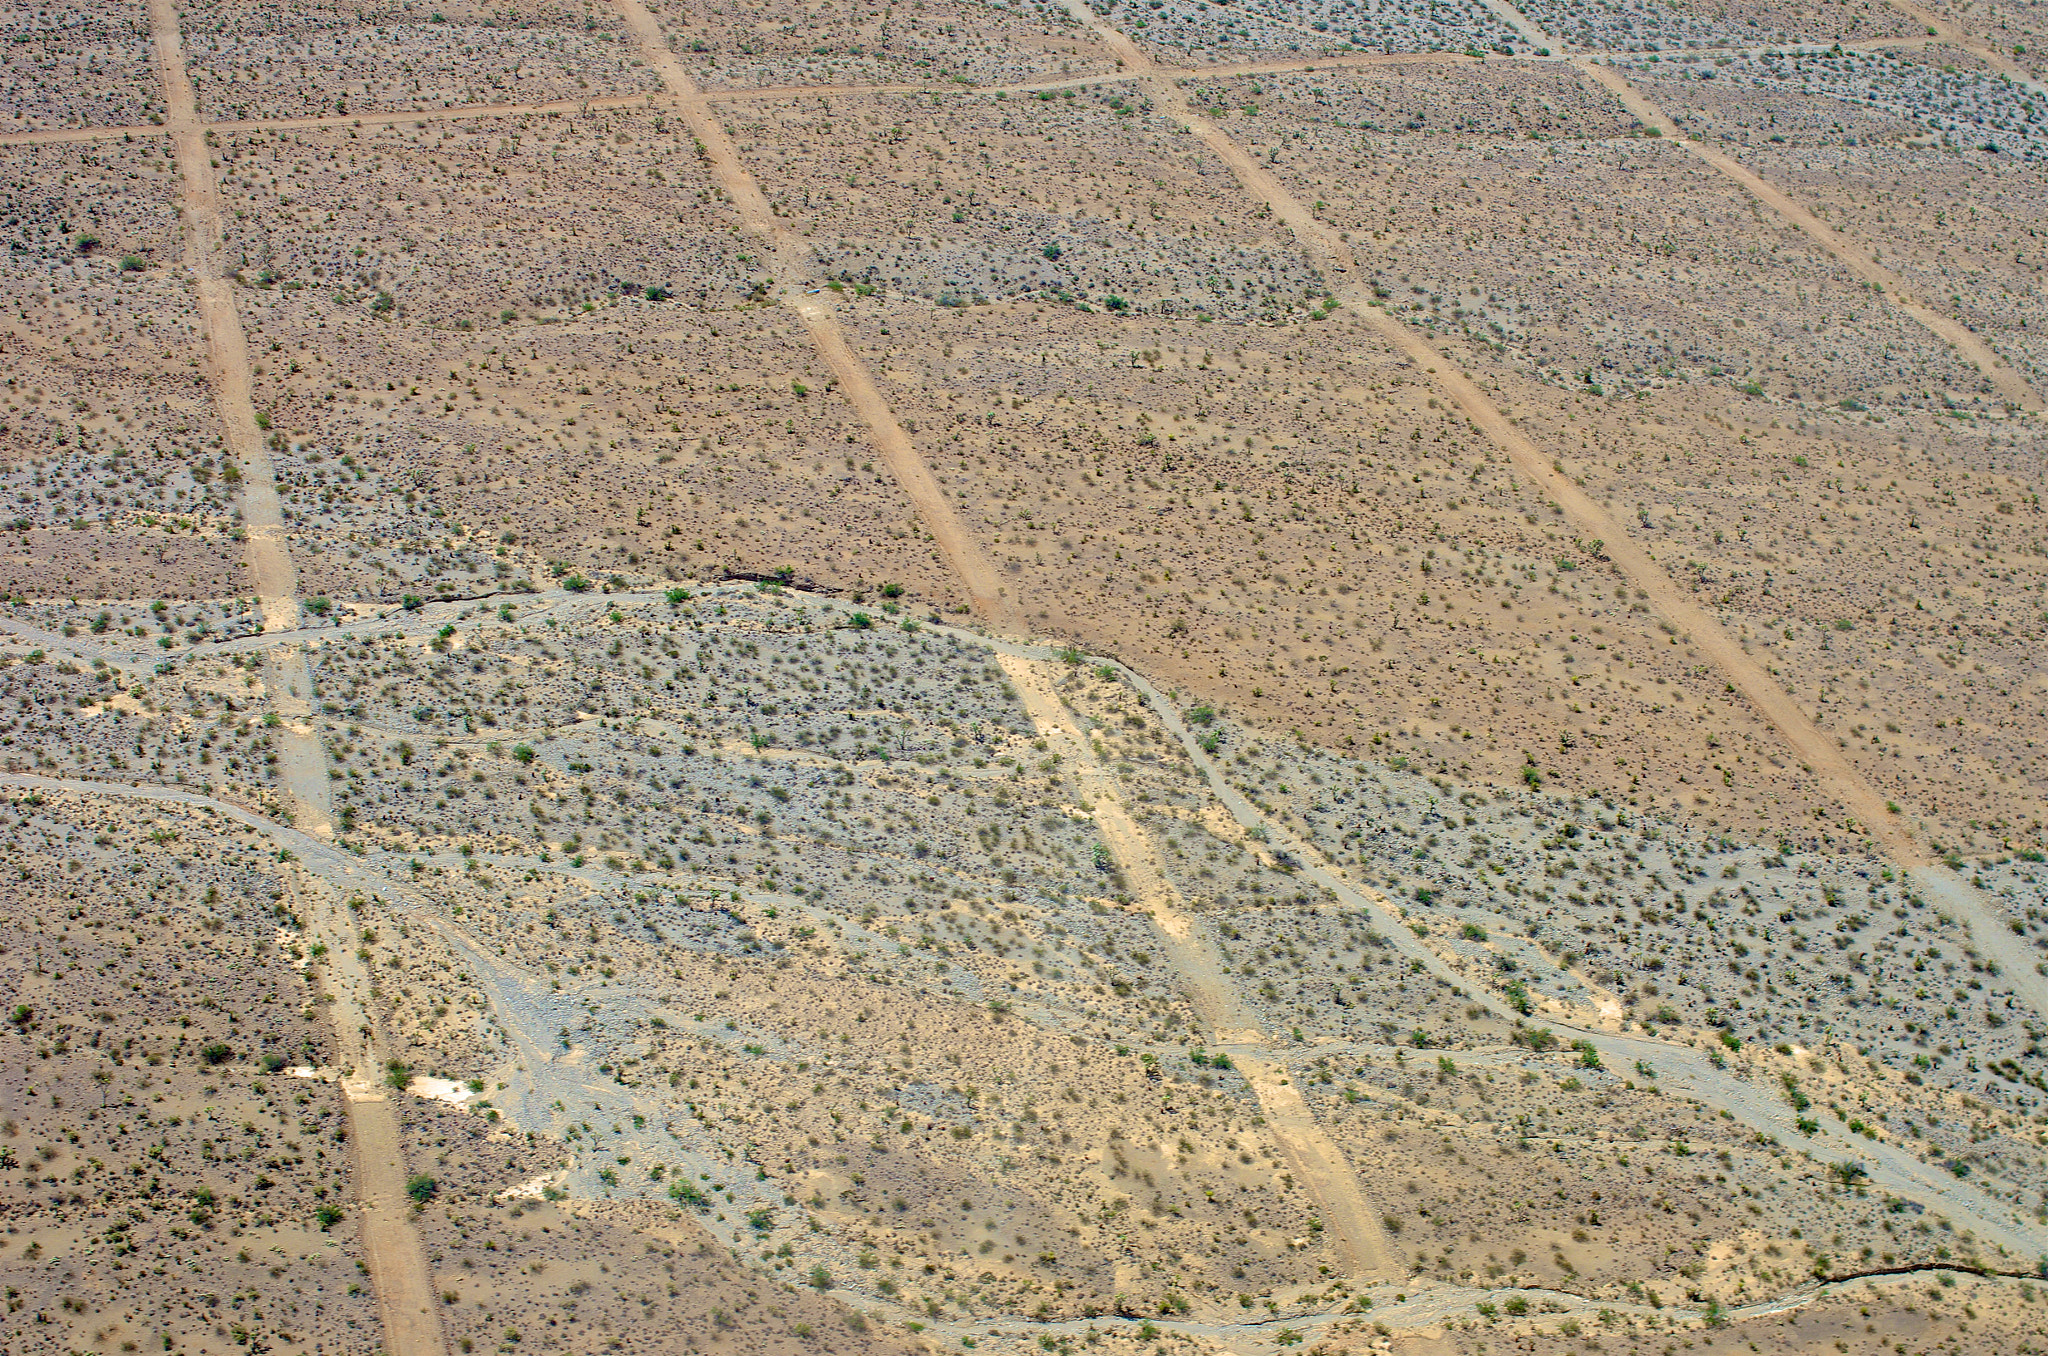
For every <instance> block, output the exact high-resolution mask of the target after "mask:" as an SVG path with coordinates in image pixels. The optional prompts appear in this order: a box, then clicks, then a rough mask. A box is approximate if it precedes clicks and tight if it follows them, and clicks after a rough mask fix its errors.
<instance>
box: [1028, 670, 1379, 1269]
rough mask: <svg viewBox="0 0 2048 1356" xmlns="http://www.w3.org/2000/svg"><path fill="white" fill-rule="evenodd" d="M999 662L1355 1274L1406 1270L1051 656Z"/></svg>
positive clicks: (1199, 1012) (1199, 1013) (1201, 1016)
mask: <svg viewBox="0 0 2048 1356" xmlns="http://www.w3.org/2000/svg"><path fill="white" fill-rule="evenodd" d="M997 662H998V663H1000V664H1001V665H1002V667H1003V671H1004V672H1005V673H1007V674H1008V675H1009V676H1010V680H1011V681H1012V682H1014V683H1015V684H1016V685H1017V691H1018V692H1019V693H1020V694H1021V695H1022V697H1023V700H1024V709H1025V711H1026V712H1028V713H1029V714H1030V716H1031V722H1032V724H1033V725H1034V726H1036V727H1037V729H1038V732H1039V734H1040V735H1042V736H1044V737H1045V738H1046V739H1047V740H1048V741H1050V742H1052V743H1053V744H1054V745H1055V746H1056V747H1057V748H1058V749H1059V751H1060V753H1061V754H1062V756H1063V757H1064V759H1065V761H1066V762H1067V765H1068V766H1069V767H1071V768H1072V769H1073V770H1074V779H1075V781H1077V782H1078V783H1080V785H1081V788H1082V792H1083V794H1084V796H1085V797H1086V799H1087V802H1088V804H1089V805H1090V807H1091V808H1092V813H1093V814H1094V818H1095V827H1096V829H1097V831H1098V832H1099V833H1101V835H1102V841H1103V843H1104V845H1105V846H1107V847H1108V848H1109V850H1110V852H1111V854H1112V855H1113V856H1114V857H1115V858H1116V860H1117V863H1118V864H1119V865H1120V866H1122V867H1123V869H1124V874H1125V876H1126V877H1127V878H1128V879H1129V880H1130V882H1131V887H1132V891H1133V893H1134V894H1135V895H1136V896H1137V898H1138V900H1139V901H1140V907H1141V909H1142V911H1143V912H1145V913H1146V914H1148V915H1149V916H1150V917H1151V919H1152V922H1153V924H1154V926H1156V927H1157V928H1158V929H1159V936H1160V942H1161V945H1162V949H1163V950H1165V952H1166V953H1167V955H1168V956H1169V957H1170V958H1171V959H1172V961H1173V965H1174V968H1175V970H1177V971H1178V972H1179V974H1180V976H1181V978H1182V980H1183V981H1185V983H1186V984H1187V989H1188V996H1189V1000H1190V1001H1191V1003H1192V1004H1193V1006H1194V1009H1195V1015H1196V1017H1197V1018H1198V1019H1199V1020H1200V1021H1201V1022H1202V1024H1203V1025H1204V1026H1206V1027H1208V1029H1209V1035H1210V1038H1211V1040H1212V1041H1214V1043H1215V1044H1217V1045H1221V1046H1228V1047H1230V1056H1231V1059H1232V1061H1233V1062H1235V1063H1236V1065H1237V1066H1238V1069H1239V1070H1240V1071H1241V1072H1242V1073H1243V1074H1244V1076H1245V1081H1246V1082H1248V1083H1250V1084H1251V1088H1252V1092H1253V1094H1254V1095H1256V1096H1257V1097H1258V1099H1259V1109H1260V1111H1262V1112H1263V1113H1264V1114H1265V1117H1266V1124H1267V1126H1268V1128H1270V1129H1271V1130H1272V1131H1273V1134H1274V1137H1275V1138H1276V1139H1278V1140H1279V1141H1280V1145H1281V1147H1282V1149H1283V1150H1285V1151H1286V1154H1287V1157H1288V1159H1289V1160H1290V1162H1291V1163H1292V1164H1293V1167H1294V1171H1295V1172H1296V1173H1298V1174H1299V1175H1300V1178H1301V1180H1302V1182H1303V1183H1304V1184H1305V1185H1307V1187H1308V1189H1309V1191H1310V1193H1311V1194H1312V1195H1314V1197H1315V1199H1316V1204H1317V1205H1318V1206H1319V1207H1321V1209H1322V1215H1323V1221H1324V1223H1325V1225H1326V1226H1327V1227H1328V1228H1329V1230H1330V1232H1331V1234H1332V1236H1333V1237H1334V1238H1335V1239H1336V1241H1337V1242H1338V1244H1339V1245H1340V1246H1341V1247H1342V1249H1343V1251H1344V1253H1345V1255H1346V1257H1347V1258H1348V1260H1349V1263H1350V1267H1351V1275H1352V1276H1354V1277H1358V1278H1378V1279H1392V1278H1396V1277H1398V1276H1399V1275H1400V1274H1401V1264H1400V1260H1399V1259H1398V1258H1397V1257H1395V1256H1394V1255H1393V1252H1392V1250H1391V1249H1390V1248H1389V1247H1388V1245H1387V1239H1386V1234H1385V1233H1384V1232H1383V1231H1382V1230H1381V1228H1380V1224H1379V1213H1378V1212H1377V1211H1375V1210H1374V1209H1373V1207H1372V1203H1371V1201H1370V1200H1368V1199H1367V1197H1366V1194H1365V1190H1364V1188H1363V1187H1361V1186H1360V1185H1359V1181H1358V1174H1357V1172H1356V1171H1354V1170H1353V1168H1352V1166H1351V1164H1350V1162H1349V1160H1348V1159H1346V1158H1345V1156H1344V1151H1343V1150H1342V1149H1341V1148H1340V1147H1339V1146H1338V1145H1337V1142H1336V1141H1335V1140H1333V1139H1331V1138H1330V1135H1329V1132H1327V1131H1326V1130H1324V1129H1323V1127H1322V1126H1321V1125H1320V1124H1318V1123H1317V1121H1316V1118H1315V1114H1314V1113H1313V1112H1312V1111H1311V1110H1310V1109H1309V1106H1308V1103H1307V1102H1306V1101H1305V1100H1304V1099H1303V1098H1302V1095H1301V1091H1300V1089H1298V1088H1297V1087H1295V1086H1294V1082H1293V1079H1292V1078H1291V1077H1290V1075H1289V1071H1288V1069H1287V1066H1286V1064H1285V1062H1284V1061H1281V1060H1276V1059H1274V1058H1272V1057H1271V1056H1270V1055H1269V1054H1267V1053H1266V1046H1267V1041H1266V1036H1265V1033H1264V1032H1263V1031H1262V1030H1261V1029H1260V1027H1259V1020H1258V1018H1257V1017H1256V1016H1255V1015H1254V1014H1253V1013H1252V1011H1251V1010H1250V1009H1249V1008H1248V1007H1246V1006H1245V1004H1244V1001H1243V999H1242V998H1240V997H1239V994H1238V991H1237V986H1236V985H1235V984H1233V983H1232V982H1231V980H1230V978H1229V976H1228V975H1226V974H1225V973H1224V970H1223V967H1222V966H1221V965H1220V964H1219V963H1218V962H1217V959H1216V954H1215V952H1214V951H1213V950H1212V949H1211V948H1210V947H1209V945H1208V944H1207V943H1206V942H1205V941H1204V940H1203V938H1202V936H1201V934H1200V933H1199V932H1198V931H1197V930H1196V928H1195V925H1194V919H1193V918H1192V917H1191V916H1190V915H1189V914H1188V913H1187V912H1186V910H1185V908H1184V907H1183V903H1182V900H1181V898H1180V892H1179V891H1178V890H1176V889H1174V887H1173V883H1172V882H1171V881H1169V880H1168V879H1167V878H1166V874H1165V872H1164V871H1163V870H1162V869H1161V867H1160V863H1159V857H1158V853H1157V852H1156V851H1155V850H1154V848H1153V846H1152V841H1151V838H1150V837H1149V836H1148V835H1147V834H1146V832H1145V831H1144V830H1143V829H1142V828H1140V827H1139V826H1138V824H1137V823H1136V821H1134V820H1133V819H1132V818H1131V816H1130V813H1129V812H1128V811H1127V810H1126V809H1125V808H1124V802H1123V795H1122V791H1121V788H1119V787H1118V785H1117V780H1116V776H1115V774H1114V773H1112V772H1111V771H1110V770H1109V769H1108V768H1105V767H1104V766H1102V764H1101V762H1100V761H1099V760H1098V759H1097V758H1096V757H1095V750H1094V747H1093V745H1092V744H1091V743H1090V742H1089V740H1088V738H1087V736H1086V735H1084V734H1083V733H1082V732H1081V731H1080V730H1079V729H1077V728H1076V727H1075V725H1074V723H1073V721H1072V720H1071V719H1070V718H1069V716H1068V713H1067V708H1066V705H1065V703H1063V702H1062V701H1061V700H1060V698H1059V694H1058V693H1057V692H1055V691H1054V689H1053V685H1052V680H1051V678H1050V676H1049V675H1048V672H1047V666H1046V663H1045V661H1042V660H1033V659H1028V658H1025V657H1023V656H1021V655H1019V654H1017V653H1015V652H1004V651H1002V650H999V651H998V652H997Z"/></svg>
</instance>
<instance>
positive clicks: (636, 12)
mask: <svg viewBox="0 0 2048 1356" xmlns="http://www.w3.org/2000/svg"><path fill="white" fill-rule="evenodd" d="M612 3H613V7H614V8H615V9H617V10H618V12H619V16H620V17H621V18H623V19H624V20H625V21H626V28H627V29H628V30H629V31H630V32H631V33H632V34H633V37H634V39H635V41H637V42H638V43H639V44H640V51H641V53H642V55H643V56H645V57H646V59H647V64H648V65H650V66H652V67H654V69H655V70H656V71H658V72H660V74H661V80H662V83H663V84H664V85H666V86H667V87H668V91H669V93H670V94H673V95H675V96H677V99H678V103H679V108H678V112H679V114H680V116H681V117H682V119H683V121H684V123H686V124H687V125H688V126H689V129H690V131H691V133H692V134H693V135H694V136H695V137H696V138H697V142H698V145H699V146H700V147H702V151H703V156H704V159H705V161H706V163H707V164H708V165H709V167H710V170H711V176H712V178H714V179H716V180H717V181H718V186H719V187H720V188H722V189H724V190H725V193H726V196H727V197H729V198H730V199H731V200H732V203H733V206H734V207H736V208H738V209H739V214H740V221H741V223H742V224H743V225H744V226H745V227H746V229H747V230H748V231H750V232H751V233H753V234H754V235H756V236H759V237H760V238H761V239H762V240H763V241H764V242H766V244H767V245H768V248H769V251H770V257H771V258H773V259H774V261H775V264H774V267H775V277H776V281H777V282H778V283H780V284H781V285H782V286H783V289H784V290H783V293H782V298H781V300H782V304H783V305H785V306H787V307H788V308H789V309H790V310H792V311H794V312H796V314H797V315H798V317H799V318H801V319H802V320H803V322H804V329H805V330H806V331H807V332H808V333H809V334H810V337H811V343H812V344H813V345H814V346H815V347H816V348H817V350H818V355H819V356H820V357H822V358H823V359H824V360H825V364H826V366H828V367H830V368H831V369H832V375H833V376H835V377H837V378H838V379H839V384H840V386H841V387H842V388H843V389H844V390H845V392H846V395H847V398H848V399H849V400H851V401H852V402H853V407H854V409H855V410H856V411H857V412H858V413H859V414H860V417H861V419H862V420H863V422H865V423H866V424H867V426H868V431H869V433H870V434H871V435H872V438H873V442H874V446H875V450H876V451H878V452H880V453H881V454H882V459H883V460H884V461H886V462H887V463H888V464H889V471H890V473H891V474H892V475H894V476H895V477H896V483H897V484H898V485H900V486H902V488H903V492H904V493H905V494H906V495H908V496H909V497H910V501H911V503H912V504H913V505H914V506H915V507H916V509H917V513H918V516H919V517H920V518H922V519H923V520H924V525H925V529H926V530H927V531H928V532H930V533H931V535H932V539H933V540H934V542H936V543H937V545H938V548H939V554H940V555H941V556H942V557H943V558H944V559H945V561H946V563H947V564H948V565H949V566H951V567H952V571H953V575H954V577H955V578H957V579H958V580H959V581H960V582H961V584H962V585H963V586H964V587H965V588H966V590H967V603H968V606H969V607H971V608H972V609H973V610H974V613H975V615H976V616H979V617H981V618H983V619H992V618H993V617H994V616H995V614H996V611H997V607H998V604H999V600H1000V599H1001V598H1002V597H1003V592H1004V591H1003V589H1002V588H1001V586H999V585H998V584H997V582H996V572H995V569H994V567H993V566H991V565H990V564H989V561H988V558H987V557H986V556H985V555H983V554H982V551H981V547H980V546H979V545H978V544H977V543H976V542H975V541H974V539H973V538H972V537H970V536H969V535H968V533H967V529H966V527H965V526H964V525H963V524H962V523H961V521H960V517H959V515H958V514H957V513H955V512H954V510H953V505H952V501H950V500H949V499H947V498H946V494H945V491H944V490H942V489H940V488H939V483H938V481H936V480H935V479H933V478H932V473H931V470H930V469H929V468H928V467H926V466H925V464H924V460H923V459H922V458H921V457H919V456H918V454H917V449H916V447H914V446H913V445H912V444H911V441H910V435H908V434H907V433H905V432H904V431H903V425H902V424H900V423H899V422H897V419H896V415H895V412H894V411H892V410H891V409H890V408H889V402H888V401H887V400H885V399H884V398H883V397H882V393H881V391H880V390H878V389H877V388H876V386H875V379H874V377H873V376H871V375H870V374H869V372H868V369H867V366H866V365H865V364H864V363H862V362H861V360H860V359H859V358H858V357H856V356H855V355H854V352H853V349H852V347H851V346H850V345H848V343H847V342H846V331H845V330H844V329H843V328H842V327H841V325H840V324H839V317H838V314H837V312H836V311H835V309H834V307H833V306H832V304H831V303H829V302H827V301H824V300H822V299H821V298H820V297H817V296H805V295H803V293H802V288H803V286H804V285H805V284H808V283H811V282H814V281H819V280H818V279H816V276H815V274H816V270H815V268H814V266H813V263H812V260H811V258H810V248H809V246H807V245H806V244H805V243H804V242H803V239H802V238H801V237H799V236H796V235H793V234H791V233H790V232H788V231H784V230H782V229H781V228H779V227H778V226H776V224H775V213H774V212H773V211H772V210H771V209H770V208H769V206H768V199H767V198H766V197H764V196H763V195H762V193H761V187H760V185H759V184H757V183H756V182H755V181H754V176H753V175H752V174H750V173H748V172H747V168H746V166H745V165H744V164H742V163H741V161H740V156H739V151H738V149H737V148H735V147H734V146H733V144H732V138H731V137H729V136H727V135H726V134H725V128H724V126H723V125H722V124H720V122H719V121H718V118H717V116H716V115H715V114H714V113H713V111H712V109H711V108H710V107H708V106H707V103H706V101H705V100H704V99H703V98H701V97H700V95H701V94H702V91H700V90H699V89H698V88H697V82H696V81H694V80H692V79H691V78H690V73H689V72H688V71H686V70H684V69H683V64H682V63H681V62H680V61H678V60H676V57H675V54H674V53H673V52H671V51H669V49H668V43H667V41H666V40H665V39H664V38H663V37H662V33H661V28H660V26H659V25H658V24H656V23H655V21H654V16H653V15H651V14H649V13H648V12H647V10H646V7H645V6H643V5H641V4H640V3H639V0H612Z"/></svg>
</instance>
